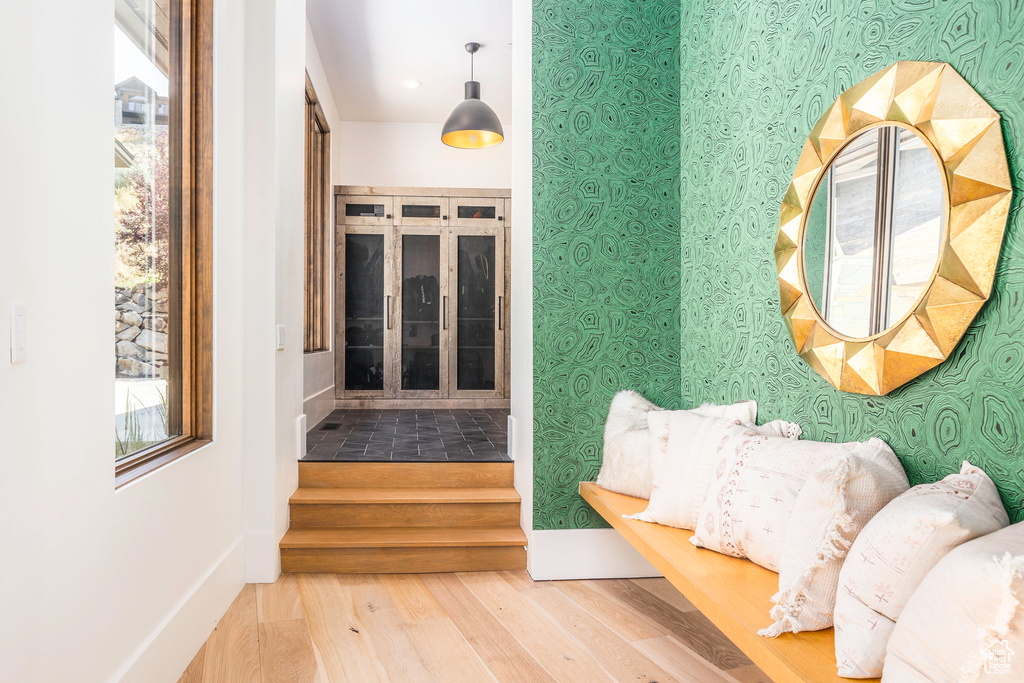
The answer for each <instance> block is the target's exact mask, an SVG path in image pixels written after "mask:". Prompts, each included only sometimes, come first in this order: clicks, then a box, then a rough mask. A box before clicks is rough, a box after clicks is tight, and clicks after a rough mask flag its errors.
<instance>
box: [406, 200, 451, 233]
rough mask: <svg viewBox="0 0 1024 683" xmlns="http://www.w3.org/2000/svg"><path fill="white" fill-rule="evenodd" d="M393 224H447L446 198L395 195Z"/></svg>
mask: <svg viewBox="0 0 1024 683" xmlns="http://www.w3.org/2000/svg"><path fill="white" fill-rule="evenodd" d="M395 225H419V226H430V227H441V226H444V225H448V198H447V197H395Z"/></svg>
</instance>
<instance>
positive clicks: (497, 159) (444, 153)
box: [331, 102, 518, 215]
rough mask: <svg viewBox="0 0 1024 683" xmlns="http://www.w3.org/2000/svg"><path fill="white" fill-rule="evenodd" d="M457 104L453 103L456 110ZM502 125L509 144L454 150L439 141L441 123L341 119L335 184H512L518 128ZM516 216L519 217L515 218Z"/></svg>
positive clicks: (334, 131)
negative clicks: (513, 155) (369, 121)
mask: <svg viewBox="0 0 1024 683" xmlns="http://www.w3.org/2000/svg"><path fill="white" fill-rule="evenodd" d="M456 104H458V102H453V103H452V106H453V107H454V106H455V105H456ZM506 124H508V122H506V121H502V128H503V129H504V131H505V141H504V142H503V143H501V144H500V145H497V146H495V147H488V148H486V149H455V148H452V147H448V146H447V145H445V144H444V143H442V142H441V123H377V122H372V123H367V122H353V121H343V122H341V123H340V125H339V126H338V128H336V129H332V131H331V132H332V139H331V144H332V145H334V146H335V149H336V150H337V152H336V153H335V155H334V163H335V167H334V183H335V185H392V186H401V187H497V188H506V187H511V185H512V154H513V152H512V150H513V149H514V147H515V145H516V138H515V134H514V127H513V126H512V125H506ZM516 215H518V214H516Z"/></svg>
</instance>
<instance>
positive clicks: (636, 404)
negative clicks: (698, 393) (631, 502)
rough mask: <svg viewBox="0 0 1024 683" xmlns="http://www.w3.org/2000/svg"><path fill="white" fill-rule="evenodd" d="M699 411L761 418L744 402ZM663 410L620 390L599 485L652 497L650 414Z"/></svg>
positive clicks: (610, 415)
mask: <svg viewBox="0 0 1024 683" xmlns="http://www.w3.org/2000/svg"><path fill="white" fill-rule="evenodd" d="M695 410H696V411H698V412H700V413H701V414H708V415H713V416H715V417H729V418H734V419H738V420H749V421H751V422H753V421H754V420H755V419H757V404H756V403H755V402H754V401H741V402H740V403H736V404H733V405H730V406H715V405H710V404H707V405H703V406H701V407H700V408H696V409H695ZM662 411H663V409H662V408H659V407H658V406H656V405H654V404H653V403H651V402H650V401H648V400H647V399H645V398H644V397H643V396H641V395H640V394H638V393H636V392H635V391H620V392H619V393H618V394H616V395H615V398H614V399H613V400H612V405H611V409H610V410H609V411H608V421H607V422H606V423H605V426H604V453H603V456H602V460H601V471H600V472H599V473H598V475H597V485H598V486H600V487H601V488H604V489H607V490H609V491H615V492H616V493H622V494H625V495H627V496H634V497H637V498H650V497H651V487H652V476H653V475H652V474H651V448H652V446H651V438H650V435H651V432H650V429H649V427H648V424H647V415H648V413H651V412H656V413H660V412H662ZM664 412H669V411H664ZM658 450H659V451H660V449H658ZM660 457H661V456H660V455H659V461H660Z"/></svg>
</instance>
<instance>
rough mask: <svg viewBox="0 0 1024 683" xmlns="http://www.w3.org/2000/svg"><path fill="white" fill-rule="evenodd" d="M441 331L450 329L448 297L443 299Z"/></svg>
mask: <svg viewBox="0 0 1024 683" xmlns="http://www.w3.org/2000/svg"><path fill="white" fill-rule="evenodd" d="M441 329H442V330H447V329H448V297H446V296H442V297H441Z"/></svg>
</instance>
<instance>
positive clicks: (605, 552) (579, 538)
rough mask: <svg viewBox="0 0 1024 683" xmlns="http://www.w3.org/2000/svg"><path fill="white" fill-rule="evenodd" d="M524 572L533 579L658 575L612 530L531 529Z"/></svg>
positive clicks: (616, 577) (634, 549) (655, 570)
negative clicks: (528, 573)
mask: <svg viewBox="0 0 1024 683" xmlns="http://www.w3.org/2000/svg"><path fill="white" fill-rule="evenodd" d="M527 571H529V572H530V576H531V577H532V578H533V580H534V581H556V580H562V579H637V578H643V577H650V576H661V575H662V574H661V572H659V571H658V570H657V569H655V568H654V566H653V565H651V563H650V562H648V561H647V560H645V559H644V557H643V556H642V555H641V554H640V553H639V552H637V550H636V548H634V547H633V546H631V545H630V544H629V543H627V542H626V539H624V538H623V537H622V536H621V535H620V534H619V532H617V531H615V530H614V529H563V530H539V529H535V530H534V531H533V532H532V534H531V535H530V547H529V548H528V549H527Z"/></svg>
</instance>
